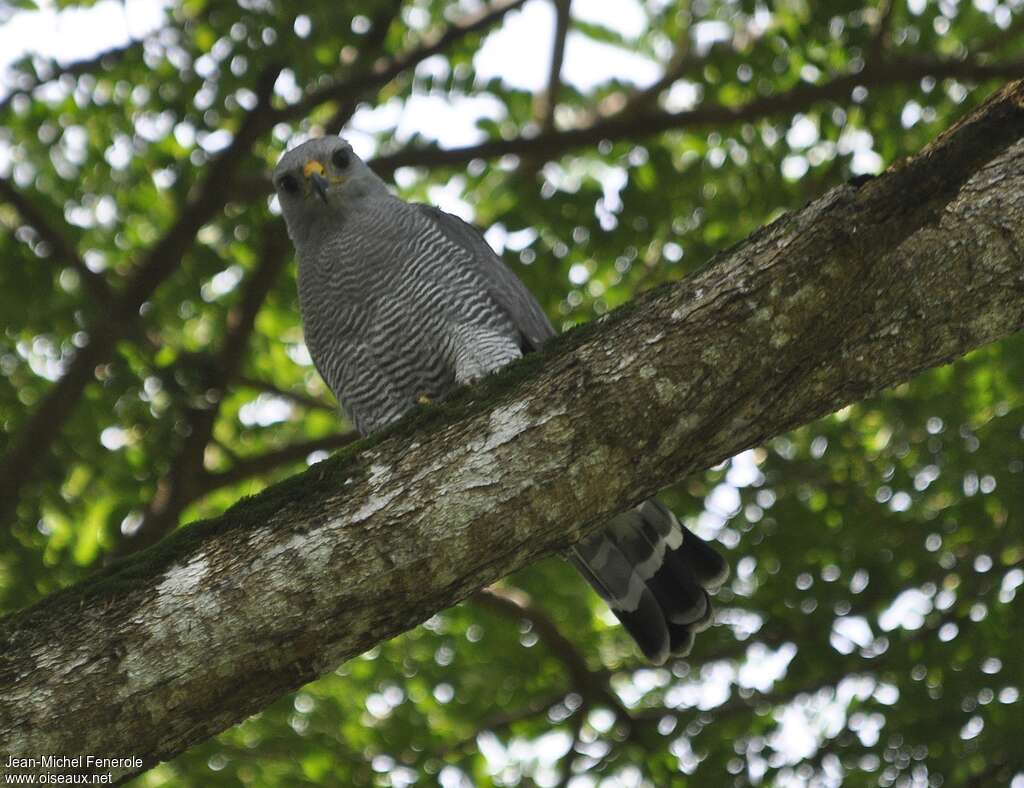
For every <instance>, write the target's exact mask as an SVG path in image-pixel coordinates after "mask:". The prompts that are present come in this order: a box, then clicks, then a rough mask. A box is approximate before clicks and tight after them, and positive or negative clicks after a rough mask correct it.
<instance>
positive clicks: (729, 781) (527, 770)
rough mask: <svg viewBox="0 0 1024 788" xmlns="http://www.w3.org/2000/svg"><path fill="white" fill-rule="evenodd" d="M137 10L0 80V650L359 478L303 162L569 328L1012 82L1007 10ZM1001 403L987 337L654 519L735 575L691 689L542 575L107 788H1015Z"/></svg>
mask: <svg viewBox="0 0 1024 788" xmlns="http://www.w3.org/2000/svg"><path fill="white" fill-rule="evenodd" d="M59 6H60V7H61V8H62V9H63V10H62V11H61V13H62V14H65V15H69V14H79V16H64V17H62V18H64V19H65V20H67V21H66V22H64V23H63V24H64V27H65V28H66V29H65V32H68V30H67V28H71V30H70V32H71V34H72V35H75V34H78V35H85V34H87V32H88V29H89V28H88V25H89V24H97V23H96V22H95V20H96V19H100V18H101V17H100V16H99V15H100V14H101V13H102V14H106V13H108V12H110V11H111V6H113V7H114V10H115V12H116V13H123V14H125V15H129V16H130V15H131V14H132V13H135V14H139V13H140V11H139V10H138V9H139V8H140V7H141V4H140V3H134V4H133V2H128V3H125V4H123V5H120V4H116V3H110V2H109V0H104V1H103V2H99V3H97V4H95V5H94V4H91V3H85V4H83V6H87V7H88V8H85V10H77V9H76V8H74V7H73V6H76V4H74V3H69V2H64V0H61V2H59ZM145 7H146V8H149V10H150V13H151V15H152V12H153V11H154V9H155V13H156V17H155V18H156V22H155V24H151V25H149V26H148V27H147V28H146V29H145V30H142V31H141V32H138V33H137V34H133V36H132V37H131V38H127V37H126V38H124V39H123V40H122V41H121V43H120V44H117V45H116V46H114V47H113V48H111V49H103V51H96V52H94V53H93V55H90V56H88V57H85V58H81V59H78V58H74V59H69V58H68V57H62V56H58V57H56V59H52V58H51V57H49V56H46V55H45V54H39V53H40V52H44V51H45V47H44V46H43V44H45V43H46V42H36V43H38V44H39V47H37V48H36V49H33V45H34V44H33V42H32V41H27V42H21V44H23V45H24V47H25V48H27V50H28V53H27V54H25V56H24V57H21V58H20V59H18V60H17V61H16V62H9V63H8V66H7V68H6V71H5V73H4V76H3V85H4V87H3V91H2V93H0V96H2V98H0V117H2V126H0V227H2V228H3V233H2V235H0V260H2V263H0V315H2V325H3V330H2V332H0V369H2V372H3V375H2V379H0V430H2V432H0V435H2V437H0V440H2V442H3V443H2V452H0V454H2V457H3V459H2V460H0V462H2V466H0V468H2V471H3V473H2V474H0V478H2V479H3V482H2V483H3V484H4V488H3V490H4V495H3V496H2V503H0V508H2V509H3V511H4V514H5V518H6V520H7V523H8V525H9V527H5V528H4V529H2V531H0V611H4V612H8V611H11V610H15V609H17V608H19V607H22V606H24V605H26V604H29V603H31V602H32V601H34V600H36V599H38V598H39V597H40V596H42V595H44V594H47V593H49V592H51V591H53V590H55V589H58V588H60V587H63V586H66V585H68V584H69V583H72V582H74V581H76V580H77V579H79V578H81V577H83V576H84V575H86V574H87V573H88V572H89V571H91V570H92V569H93V568H95V567H96V566H98V565H101V564H103V563H104V562H107V561H109V560H111V559H112V558H114V557H116V556H118V555H123V554H125V553H127V552H131V551H133V550H136V549H138V548H139V547H141V546H145V545H146V544H148V543H151V542H152V541H155V540H156V539H159V538H160V537H161V536H162V535H164V534H165V533H166V532H167V531H168V530H170V529H171V528H174V527H176V526H177V525H179V524H180V523H184V522H188V521H190V520H193V519H196V518H199V517H207V516H213V515H216V514H218V513H219V512H221V511H223V509H224V508H225V507H227V506H228V505H230V504H231V503H232V502H233V501H235V500H237V499H238V498H239V497H240V496H243V495H247V494H251V493H253V492H255V491H257V490H258V489H260V488H261V487H263V486H264V485H266V484H269V483H271V482H273V481H274V480H275V479H279V478H282V477H284V476H287V475H289V474H291V473H294V472H295V471H296V470H298V469H300V468H302V467H303V466H304V465H305V464H306V463H308V462H314V461H316V460H317V459H319V458H321V457H322V456H324V452H327V451H329V450H330V449H332V448H334V447H337V446H340V445H342V444H343V443H345V442H346V441H348V440H349V439H350V427H349V425H348V424H347V423H346V421H345V420H344V418H343V417H341V416H339V415H338V414H337V412H336V407H335V404H334V402H333V401H332V400H331V398H330V395H329V392H328V391H327V390H326V389H325V387H324V384H323V383H322V381H321V380H320V379H319V377H318V376H317V375H316V373H315V371H314V370H313V368H312V366H311V365H310V362H309V357H308V354H307V353H306V351H305V348H304V346H303V344H302V329H301V326H300V324H299V322H298V309H297V303H296V295H295V282H294V278H295V269H294V262H293V260H292V258H291V253H290V247H289V245H288V244H287V242H286V239H285V238H284V236H283V228H282V222H281V220H280V218H279V216H278V215H277V212H276V206H275V205H274V204H273V202H272V201H271V200H270V196H269V184H268V182H267V180H266V173H267V172H268V171H269V169H270V168H271V167H272V166H273V164H274V162H275V161H276V159H277V157H278V156H279V155H280V153H281V152H282V151H283V150H285V148H286V147H287V146H289V145H291V144H294V143H296V142H297V141H299V140H301V139H303V138H304V137H306V136H308V135H314V134H320V133H336V132H338V131H339V130H341V129H343V128H344V130H345V133H346V135H347V136H348V137H349V138H350V139H351V140H352V141H353V143H354V144H355V145H356V148H357V150H358V151H360V152H361V153H363V154H364V155H365V156H366V158H368V159H370V160H372V161H373V162H374V165H375V166H376V167H377V168H378V170H379V171H380V172H381V173H382V174H383V175H384V176H385V177H387V178H390V179H392V180H393V182H394V183H395V184H396V187H397V188H398V190H399V192H400V193H401V194H403V195H404V196H406V197H407V198H410V199H419V200H427V201H432V202H437V203H439V204H441V205H442V206H443V207H445V208H447V209H449V210H454V211H458V212H460V213H461V214H462V215H464V216H466V217H467V218H470V219H471V220H472V221H474V222H476V223H477V224H478V225H479V226H481V227H482V228H490V229H489V231H488V238H489V240H490V241H491V242H492V243H493V244H494V245H495V246H496V248H498V249H499V251H501V252H502V253H503V254H504V257H505V259H506V260H507V261H508V262H509V264H510V265H511V266H512V267H513V268H514V269H515V270H516V272H517V273H518V274H519V275H520V276H521V277H522V278H523V279H524V280H525V281H526V282H527V283H528V284H529V286H530V287H531V289H532V290H533V292H534V293H535V294H536V295H537V297H538V298H539V299H540V301H541V302H542V303H543V305H544V306H545V308H546V309H547V310H548V313H549V314H550V315H551V316H552V318H553V319H555V321H556V323H559V324H561V325H562V326H563V327H565V328H568V327H570V326H572V325H573V324H576V323H579V322H582V321H586V320H590V319H592V318H593V317H595V316H597V315H600V314H602V313H603V312H605V311H606V310H608V309H612V308H614V307H616V306H618V305H620V304H622V303H623V302H626V301H628V300H630V299H632V298H633V297H635V296H636V295H637V294H638V293H640V292H642V291H644V290H646V289H648V288H650V287H653V286H655V285H657V284H659V283H661V282H664V281H667V280H673V279H678V278H679V277H682V276H684V275H686V273H687V272H689V271H692V270H694V268H696V267H698V266H700V265H701V264H703V263H705V262H706V261H707V260H708V259H709V258H710V257H711V255H712V254H713V253H714V252H715V251H717V250H721V249H723V248H725V247H728V246H729V245H731V244H733V243H735V242H737V241H739V240H741V239H742V238H744V237H745V236H746V235H747V234H748V233H750V232H751V231H752V230H754V229H756V228H757V227H758V226H760V225H762V224H764V223H766V222H769V221H771V220H772V219H773V218H774V217H776V216H778V215H779V214H780V213H781V212H783V211H785V210H788V209H792V208H796V207H799V206H801V205H802V204H803V203H805V202H806V201H807V200H809V199H811V198H813V197H815V196H817V195H819V194H821V193H823V192H824V191H825V190H827V189H828V188H829V187H831V186H834V185H836V184H838V183H840V182H842V181H843V180H845V179H848V178H850V177H851V176H856V175H863V174H870V173H874V172H877V171H880V170H881V169H882V168H884V166H887V165H888V164H890V163H892V162H894V161H896V160H897V159H899V158H900V157H901V156H905V155H909V154H911V153H913V152H915V151H917V150H918V149H919V148H920V147H921V146H922V145H924V144H925V143H926V142H927V141H929V140H930V139H932V138H933V137H934V136H935V135H936V134H937V133H938V132H940V131H941V130H943V129H944V128H946V127H948V126H949V125H950V124H951V123H952V122H953V121H954V120H955V119H957V118H958V117H960V116H961V115H962V114H963V113H965V112H966V111H967V110H968V109H969V108H970V107H972V106H974V105H976V104H977V103H978V102H979V101H980V100H981V99H983V98H984V97H985V96H986V95H987V94H988V93H989V92H990V91H991V90H992V89H993V88H994V87H996V86H998V85H999V84H1001V83H1002V82H1004V81H1006V80H1008V79H1011V78H1014V77H1020V76H1024V3H1022V2H1021V0H1002V1H1001V2H1000V1H997V0H959V2H955V1H954V0H941V1H940V2H934V0H892V2H889V1H888V0H870V2H862V1H861V0H836V1H835V2H827V3H816V2H810V1H809V0H777V1H776V2H770V0H759V1H757V2H754V1H752V0H692V1H691V2H685V1H684V2H668V1H667V0H608V2H598V0H589V2H588V1H587V0H576V2H573V3H571V4H570V2H569V0H553V2H552V1H550V0H530V2H527V3H524V2H522V0H514V1H510V0H504V2H497V1H496V2H495V4H492V5H485V4H481V3H480V2H477V0H464V1H463V2H459V3H449V2H440V0H404V2H398V1H397V0H389V1H388V2H385V1H384V0H381V1H380V2H373V1H372V0H353V1H352V2H347V3H337V2H333V1H328V0H311V1H310V2H306V3H303V4H301V6H300V5H299V4H294V3H284V2H281V1H280V0H238V2H237V3H229V2H216V1H215V0H182V2H180V3H177V4H173V5H164V4H162V3H160V2H150V3H149V4H148V5H146V6H145ZM42 12H47V13H52V12H53V9H52V8H49V7H44V8H43V9H42ZM42 12H41V11H38V10H33V4H32V3H24V2H17V3H4V4H0V20H2V23H3V24H4V27H6V29H7V32H8V33H11V31H14V30H16V29H17V27H16V26H17V25H19V24H21V23H23V22H24V21H25V20H26V19H28V18H29V17H31V15H33V14H39V13H42ZM90 14H91V15H94V16H90ZM102 18H106V17H102ZM90 19H92V20H93V22H92V23H90V22H89V20H90ZM79 26H81V29H79V30H75V29H74V28H77V27H79ZM14 38H15V36H14V35H9V36H8V38H7V39H6V41H7V42H8V43H9V42H10V41H11V40H13V39H14ZM50 43H52V42H50ZM12 46H13V44H12ZM98 49H99V47H97V50H98ZM1022 381H1024V338H1022V337H1020V336H1018V337H1015V338H1011V339H1009V340H1007V341H1004V342H1002V343H1000V344H997V345H994V346H990V347H986V348H983V349H981V350H979V351H977V352H975V353H973V354H971V355H970V356H969V357H967V358H966V359H961V360H959V361H957V362H956V363H954V364H953V365H952V366H949V367H945V368H942V369H938V370H934V371H932V372H929V373H927V374H925V375H923V376H922V377H920V378H918V379H917V380H914V381H913V382H911V383H908V384H905V385H902V386H900V387H898V388H896V389H895V390H891V391H887V392H885V393H884V394H882V395H880V396H878V397H876V398H874V399H872V400H870V401H866V402H862V403H858V404H856V405H853V406H850V407H847V408H845V409H843V410H842V411H840V412H839V413H837V414H835V415H833V416H830V417H828V418H826V419H823V420H821V421H819V422H817V423H814V424H812V425H809V426H807V427H805V428H803V429H800V430H797V431H796V432H794V433H792V434H789V435H784V436H779V437H777V438H775V439H773V440H772V441H770V442H769V443H768V444H766V445H764V446H761V447H758V448H755V449H753V450H751V451H748V452H745V453H744V454H743V455H741V456H739V457H737V458H734V459H733V460H732V461H730V462H727V463H725V464H723V465H722V466H720V467H717V468H713V469H710V470H708V471H707V472H705V473H703V474H700V475H697V476H694V477H692V478H689V479H686V480H684V481H682V482H681V483H680V484H679V485H678V486H677V487H675V488H674V489H672V490H669V491H667V492H666V500H667V501H668V502H669V503H670V504H671V505H672V506H673V507H674V508H675V510H676V511H677V512H678V513H679V514H680V516H682V517H684V518H685V520H686V522H687V523H688V524H689V525H690V527H692V528H694V529H696V530H697V531H698V532H700V533H701V534H702V535H704V536H706V537H710V538H713V539H715V540H716V541H717V542H718V544H719V545H720V547H721V548H722V550H723V551H724V552H725V553H727V554H728V557H729V559H730V561H731V563H732V565H733V567H734V575H733V579H732V581H731V582H730V584H729V585H728V586H727V587H726V589H725V590H723V591H722V593H721V594H719V597H718V609H719V622H720V623H719V625H718V626H716V627H714V628H713V629H711V630H710V631H709V632H707V633H705V635H704V636H703V637H702V638H700V639H699V640H698V642H697V645H696V647H695V649H694V652H693V654H692V655H691V657H690V658H689V659H686V660H675V661H674V662H672V663H671V664H669V665H667V666H666V667H665V668H658V669H652V668H651V667H649V666H646V665H644V664H643V663H642V661H641V660H640V658H639V656H638V654H637V653H636V651H635V649H634V647H633V646H632V645H631V643H630V641H629V640H628V639H627V638H626V637H625V636H624V635H623V633H622V631H621V630H620V629H619V628H618V627H617V626H615V625H614V620H613V619H612V618H611V616H610V615H609V613H608V612H607V610H606V609H605V608H604V606H603V605H602V604H601V603H600V602H599V601H598V600H597V599H596V598H595V597H594V596H593V594H592V593H591V592H590V591H589V590H588V589H587V587H586V586H585V584H584V583H583V582H581V581H580V580H579V578H577V577H576V576H575V575H574V573H573V572H572V571H571V570H570V569H569V568H568V567H567V566H566V565H565V564H563V563H561V562H560V561H559V560H556V559H551V560H548V561H544V562H541V563H540V564H538V565H536V566H533V567H531V568H529V569H528V570H526V571H523V572H521V573H519V574H518V575H516V576H514V577H511V578H508V579H507V580H506V581H504V582H503V583H502V584H500V585H499V586H497V587H496V588H494V589H492V591H491V592H490V593H484V594H480V595H478V596H477V597H475V598H473V599H471V600H469V601H468V602H466V603H464V604H462V605H460V606H458V607H457V608H454V609H452V610H448V611H445V612H443V613H440V614H438V615H436V616H435V617H433V618H432V619H431V620H430V621H428V622H426V623H425V624H424V625H423V626H421V627H419V628H417V629H416V630H415V631H412V632H409V633H408V634H406V635H404V636H402V637H399V638H396V639H394V640H392V641H390V642H388V643H385V644H383V645H381V646H380V647H378V648H376V649H374V650H373V651H371V652H369V653H367V654H365V655H363V656H362V657H359V658H357V659H354V660H351V661H350V662H348V663H347V664H345V665H342V666H341V667H339V668H338V669H337V670H336V671H335V672H334V673H333V674H331V675H329V676H327V677H325V678H323V679H322V680H320V681H317V682H315V683H313V684H311V685H309V686H307V687H305V688H304V689H303V690H302V691H300V692H298V693H296V694H294V695H291V696H288V697H285V698H282V699H281V700H280V701H278V702H277V703H276V704H274V705H273V706H271V707H270V708H267V709H266V710H264V711H263V712H262V713H260V714H257V715H255V716H254V717H253V718H251V719H250V720H248V721H246V722H245V723H243V724H241V725H239V726H237V727H236V728H234V729H232V730H229V731H227V732H225V733H224V734H223V735H221V736H219V737H218V738H216V739H215V740H211V741H209V742H206V743H204V744H202V745H200V746H198V747H196V748H194V749H193V750H192V751H190V752H189V753H187V754H185V755H183V756H181V757H179V758H177V759H176V760H174V761H172V762H170V763H167V764H163V765H160V766H158V767H157V768H155V769H153V770H151V771H150V772H149V773H148V774H146V775H144V776H142V777H140V778H138V779H137V780H136V781H135V782H134V783H133V784H135V785H139V786H160V785H174V786H178V785H193V786H216V785H224V786H234V785H253V786H264V785H266V786H275V785H282V786H285V785H286V786H296V785H379V786H404V785H411V784H417V785H433V784H440V785H443V786H446V787H448V786H463V785H492V784H493V785H539V786H555V785H572V786H576V787H577V788H581V787H585V786H597V785H601V786H615V785H621V786H634V785H654V786H665V785H736V786H744V785H758V784H761V785H840V784H843V785H849V786H861V785H863V786H874V785H879V786H939V785H950V786H965V785H974V786H993V785H1011V784H1012V785H1013V786H1014V787H1015V788H1019V786H1021V785H1024V752H1022V750H1021V747H1020V744H1019V736H1020V734H1019V731H1020V723H1021V719H1022V717H1021V701H1020V688H1021V686H1022V683H1024V662H1022V660H1021V659H1020V651H1021V647H1022V645H1024V634H1022V633H1024V620H1022V616H1021V612H1020V611H1021V606H1020V602H1019V600H1016V598H1015V597H1016V595H1017V594H1018V593H1019V589H1020V586H1021V585H1022V584H1024V537H1022V534H1021V523H1022V517H1024V514H1022V510H1024V418H1022V417H1024V387H1022ZM118 754H119V755H126V754H130V753H118Z"/></svg>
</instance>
